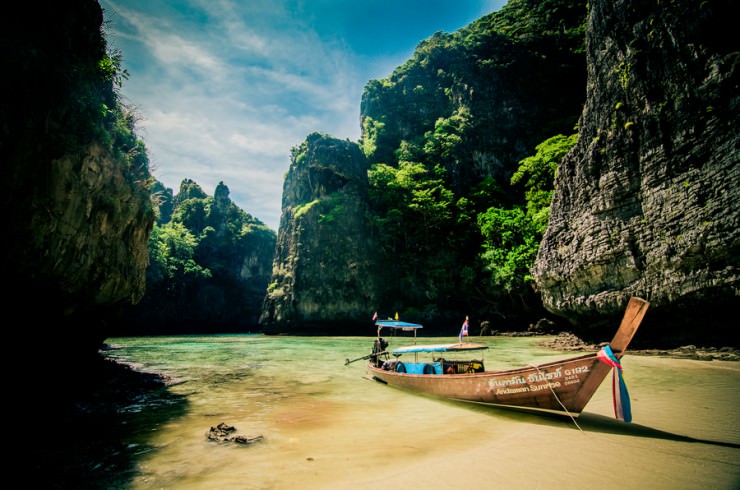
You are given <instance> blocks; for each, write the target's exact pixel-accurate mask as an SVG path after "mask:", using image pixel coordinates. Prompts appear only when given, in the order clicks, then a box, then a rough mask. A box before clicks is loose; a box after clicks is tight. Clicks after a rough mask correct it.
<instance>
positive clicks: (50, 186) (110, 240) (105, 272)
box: [0, 1, 154, 361]
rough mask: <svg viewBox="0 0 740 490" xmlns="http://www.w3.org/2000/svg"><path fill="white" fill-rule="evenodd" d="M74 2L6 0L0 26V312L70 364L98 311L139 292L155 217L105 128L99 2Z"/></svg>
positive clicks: (90, 342)
mask: <svg viewBox="0 0 740 490" xmlns="http://www.w3.org/2000/svg"><path fill="white" fill-rule="evenodd" d="M74 5H75V8H71V7H70V6H69V5H68V4H66V3H63V2H53V1H41V2H34V3H33V4H24V5H21V4H14V5H13V8H12V9H9V10H7V11H6V12H5V13H4V15H5V17H4V21H5V22H4V23H3V29H2V33H1V34H0V47H1V48H2V49H0V53H2V54H0V57H1V59H0V63H2V65H3V66H4V67H5V68H6V69H7V73H5V74H4V75H3V77H2V81H1V82H0V84H1V85H0V89H2V93H3V94H5V95H4V96H3V98H2V101H0V158H1V159H2V166H1V172H2V174H1V175H0V198H1V199H2V201H1V202H2V205H1V206H2V209H3V210H5V216H6V219H5V225H4V228H5V234H4V237H3V254H2V271H3V280H4V283H5V285H6V290H7V289H9V291H7V292H6V293H4V294H3V295H2V298H3V314H4V315H10V316H12V317H15V318H16V319H18V320H19V321H18V322H17V323H15V322H14V323H13V325H12V326H11V327H10V328H11V330H12V331H13V332H17V331H18V330H19V329H21V330H22V329H25V328H27V327H32V328H33V329H34V335H35V337H36V338H37V339H39V340H41V341H44V342H48V343H50V344H53V345H54V346H55V348H56V349H59V352H65V353H66V354H67V357H66V358H68V359H69V360H70V361H72V360H74V359H75V358H76V356H77V354H83V353H85V354H86V353H91V352H92V353H94V352H96V351H97V347H98V345H99V343H100V342H101V341H102V339H104V338H105V336H106V335H107V331H106V328H105V322H106V320H108V319H110V318H111V315H112V314H113V313H114V312H115V310H116V308H117V307H118V306H120V305H123V304H127V303H132V302H135V301H137V300H138V299H139V298H140V297H141V295H142V294H143V293H144V285H145V270H146V265H147V261H148V249H147V240H148V237H149V232H150V230H151V227H152V223H153V219H154V215H153V212H152V209H151V204H150V201H149V195H148V194H149V192H148V189H146V185H145V183H146V180H147V178H148V170H147V169H146V168H145V167H146V166H144V167H138V163H137V164H136V165H137V169H136V170H135V171H133V170H132V166H131V165H132V162H133V160H131V159H129V158H128V157H127V156H126V153H127V152H128V150H129V149H130V147H122V146H121V145H120V144H119V143H120V141H119V137H121V138H125V137H132V135H131V133H130V132H126V131H124V132H119V133H114V132H112V129H111V128H112V127H113V126H115V122H114V121H113V120H112V118H113V117H114V116H113V114H114V113H116V114H120V113H118V112H116V110H117V105H116V104H117V100H116V97H115V94H114V91H113V77H114V71H113V70H112V65H111V64H110V62H111V60H110V58H108V56H107V55H106V48H105V40H104V39H103V37H102V34H101V26H102V22H103V15H102V10H101V8H100V6H99V5H98V3H97V2H95V1H80V2H75V4H74ZM144 158H145V157H144ZM137 162H139V163H141V161H140V160H137Z"/></svg>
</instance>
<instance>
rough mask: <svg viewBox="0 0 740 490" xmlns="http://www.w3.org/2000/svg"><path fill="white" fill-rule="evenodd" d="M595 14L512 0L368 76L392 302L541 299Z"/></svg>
mask: <svg viewBox="0 0 740 490" xmlns="http://www.w3.org/2000/svg"><path fill="white" fill-rule="evenodd" d="M585 19H586V5H585V2H566V1H563V0H550V1H533V0H512V1H510V2H509V4H508V5H507V6H506V7H504V8H503V9H502V10H501V11H500V12H495V13H492V14H490V15H488V16H485V17H483V18H481V19H479V20H478V21H476V22H473V23H472V24H470V25H469V26H467V27H465V28H463V29H460V30H459V31H457V32H454V33H452V34H446V33H441V32H440V33H437V34H435V35H434V36H432V37H431V38H429V39H427V40H425V41H422V42H421V43H419V45H418V47H417V49H416V52H415V53H414V55H413V57H412V58H411V59H410V60H408V61H407V62H406V63H405V64H404V65H402V66H400V67H399V68H397V69H396V70H395V71H394V72H393V74H392V75H391V76H390V77H389V78H387V79H384V80H372V81H370V82H369V83H368V84H367V86H366V88H365V93H364V94H363V99H362V116H361V117H362V130H363V132H362V138H361V141H360V146H361V148H362V149H363V151H364V152H365V154H366V156H367V158H368V160H369V162H370V163H371V168H370V170H369V172H368V178H369V184H370V190H369V202H370V209H371V216H372V219H371V221H372V224H373V232H374V234H375V235H377V237H378V242H379V245H380V250H381V252H382V257H381V259H380V260H381V263H382V264H383V265H382V267H380V270H381V271H383V272H380V274H381V275H382V280H381V283H382V284H385V285H386V289H385V291H384V292H383V293H382V294H381V296H382V298H381V303H382V305H381V307H384V308H388V310H389V311H390V310H396V309H400V310H402V311H406V312H407V314H412V315H415V316H416V317H418V318H420V319H424V320H428V319H432V318H435V317H437V318H439V317H443V316H445V315H447V314H449V315H456V316H459V315H460V314H462V312H476V313H481V314H489V313H491V312H496V313H501V314H502V315H505V316H507V317H514V316H516V315H519V314H522V312H523V311H525V310H526V308H528V307H529V306H536V304H538V303H539V302H538V301H537V300H536V298H535V294H534V292H533V290H532V288H531V277H530V273H529V268H530V267H531V265H532V263H533V260H534V257H535V256H536V252H537V247H538V244H539V241H540V239H541V237H542V233H543V231H544V228H545V227H546V225H547V219H548V211H549V202H550V199H551V196H552V190H553V179H554V176H555V171H556V169H557V165H558V164H559V162H560V159H562V157H563V156H564V155H565V153H567V151H568V150H569V149H570V148H571V147H572V146H573V145H574V143H575V136H570V137H566V136H562V135H563V134H571V133H572V132H573V128H574V126H575V124H576V121H577V119H578V116H579V114H580V110H581V105H582V103H583V100H584V95H585V94H584V89H585V80H586V70H585V67H586V62H585V54H584V42H585ZM553 135H558V136H555V137H553ZM485 305H490V308H489V307H487V306H485ZM522 305H529V306H525V309H524V310H523V309H522Z"/></svg>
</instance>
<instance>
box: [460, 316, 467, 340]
mask: <svg viewBox="0 0 740 490" xmlns="http://www.w3.org/2000/svg"><path fill="white" fill-rule="evenodd" d="M467 336H468V317H467V316H466V317H465V321H464V322H463V324H462V328H461V329H460V336H459V337H460V343H461V344H462V338H463V337H467Z"/></svg>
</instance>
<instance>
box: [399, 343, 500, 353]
mask: <svg viewBox="0 0 740 490" xmlns="http://www.w3.org/2000/svg"><path fill="white" fill-rule="evenodd" d="M485 349H488V346H487V345H482V344H474V343H471V342H463V343H462V344H436V345H409V346H406V347H399V348H398V349H394V350H393V351H392V352H391V354H393V355H394V356H400V355H402V354H415V353H419V352H467V351H473V350H485Z"/></svg>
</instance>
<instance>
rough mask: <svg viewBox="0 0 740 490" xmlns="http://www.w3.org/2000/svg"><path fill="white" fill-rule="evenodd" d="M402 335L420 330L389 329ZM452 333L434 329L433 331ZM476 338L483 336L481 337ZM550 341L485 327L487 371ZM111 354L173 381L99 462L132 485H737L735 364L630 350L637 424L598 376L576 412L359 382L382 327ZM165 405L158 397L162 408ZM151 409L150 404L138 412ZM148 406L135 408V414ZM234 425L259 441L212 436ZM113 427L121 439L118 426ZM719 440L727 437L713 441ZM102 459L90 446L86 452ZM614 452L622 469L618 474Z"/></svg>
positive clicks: (520, 359) (531, 354) (141, 346)
mask: <svg viewBox="0 0 740 490" xmlns="http://www.w3.org/2000/svg"><path fill="white" fill-rule="evenodd" d="M390 340H391V342H392V347H397V346H400V345H404V344H406V343H410V341H411V340H410V339H402V338H391V339H390ZM437 340H442V341H449V340H450V339H425V342H427V341H428V342H435V341H437ZM477 340H478V339H476V341H477ZM541 340H542V339H541V338H539V339H534V338H499V337H492V338H483V339H481V341H482V342H484V343H487V344H488V345H490V346H491V347H492V350H491V351H489V352H487V353H486V355H485V357H486V364H487V366H488V367H489V368H511V367H518V366H521V365H524V364H528V363H541V362H546V361H550V360H554V359H558V358H563V357H567V356H568V354H562V353H557V352H553V351H549V350H546V349H543V348H541V347H538V345H537V343H538V342H540V341H541ZM109 343H111V344H113V345H115V346H116V347H118V350H115V351H113V352H112V354H113V355H114V356H115V357H117V358H120V359H121V360H124V361H126V362H130V363H133V364H135V365H136V366H138V367H139V369H142V370H145V371H155V372H161V373H164V374H166V375H168V376H170V377H172V379H174V380H176V381H177V384H175V385H173V386H171V387H170V388H169V394H170V395H171V396H173V397H174V398H175V399H179V400H182V402H180V403H178V404H177V405H176V406H170V407H167V406H166V404H164V405H165V406H163V405H162V403H161V402H157V401H156V400H154V399H150V400H147V399H143V400H141V404H140V405H139V406H138V407H137V408H135V409H134V410H132V412H131V413H126V414H122V415H121V417H122V419H121V422H120V423H121V424H122V425H123V426H125V430H123V431H115V432H114V433H113V435H112V438H113V439H114V440H115V442H112V443H114V444H118V445H119V446H120V447H122V448H127V449H126V455H127V456H126V458H127V463H125V464H123V465H121V466H117V465H116V464H115V463H111V462H110V461H107V460H102V461H93V462H92V463H90V464H98V465H100V467H101V468H102V467H107V468H108V470H107V472H108V473H111V472H117V471H118V472H120V474H119V477H120V478H121V481H125V486H126V487H132V488H255V489H265V488H276V489H278V488H347V487H349V486H351V487H352V488H377V487H378V486H405V487H407V488H422V487H440V486H451V487H458V488H459V487H463V486H465V487H468V488H492V487H499V488H526V487H538V486H539V487H547V488H566V487H567V488H573V487H576V488H578V487H585V486H597V485H598V486H599V487H601V488H604V487H606V488H617V487H622V488H623V487H625V486H627V487H630V486H632V487H637V486H641V487H650V488H694V487H700V486H711V487H713V488H732V487H737V485H738V484H739V483H740V479H739V478H740V466H739V463H738V461H740V452H739V450H738V444H740V429H739V428H738V427H739V426H740V424H738V415H737V411H736V407H737V405H738V402H740V395H739V394H738V389H737V388H738V386H739V385H738V382H740V366H738V363H727V362H716V361H715V362H700V361H686V360H673V359H657V358H642V357H637V356H629V355H628V356H627V357H625V359H624V363H623V364H624V366H625V370H626V380H627V383H628V386H629V389H630V393H631V395H632V405H633V413H634V422H635V424H634V425H632V426H627V425H625V424H622V423H619V422H615V421H612V418H611V417H612V411H611V410H612V409H611V393H610V388H609V386H608V383H605V384H603V385H602V387H601V388H600V389H599V391H597V393H596V395H595V397H594V399H593V400H592V401H591V403H590V404H589V405H588V406H587V407H586V413H584V415H583V416H582V417H581V418H580V419H579V425H580V426H581V428H582V429H583V432H581V431H579V430H578V429H577V428H576V427H575V426H574V425H573V423H572V422H571V421H570V419H568V418H564V417H543V416H538V415H531V414H524V413H518V412H514V411H510V410H501V409H494V408H489V407H481V406H477V405H470V404H463V403H455V402H447V401H440V400H434V399H430V398H426V397H422V396H415V395H409V394H407V393H404V392H401V391H399V390H396V389H393V388H390V387H388V386H384V385H381V384H379V383H375V382H373V381H370V380H367V379H364V378H363V376H365V374H366V370H365V367H364V365H363V362H362V361H360V362H357V363H355V364H351V365H349V366H344V360H345V359H346V358H355V357H359V356H362V355H364V354H366V353H368V352H369V350H370V347H371V344H372V339H371V338H303V337H300V338H297V337H265V336H260V335H241V336H238V335H237V336H207V337H160V338H121V339H111V340H109ZM157 403H160V405H159V406H158V405H157ZM142 408H145V409H142ZM137 410H138V411H137ZM220 422H226V423H227V424H229V425H233V426H235V427H236V428H237V430H238V432H239V433H240V434H243V435H245V436H256V435H262V436H264V440H262V441H260V442H257V443H254V444H252V445H249V446H238V445H230V444H218V443H214V442H212V441H208V440H207V438H206V434H207V432H208V430H209V428H210V427H211V426H215V425H217V424H218V423H220ZM116 438H117V439H116ZM710 442H717V443H720V444H712V443H710ZM89 456H90V458H91V459H92V460H94V459H95V458H94V456H92V455H89ZM615 461H618V464H617V467H619V468H623V469H622V470H620V471H621V472H618V473H619V474H618V476H616V479H615V480H611V478H615Z"/></svg>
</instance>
